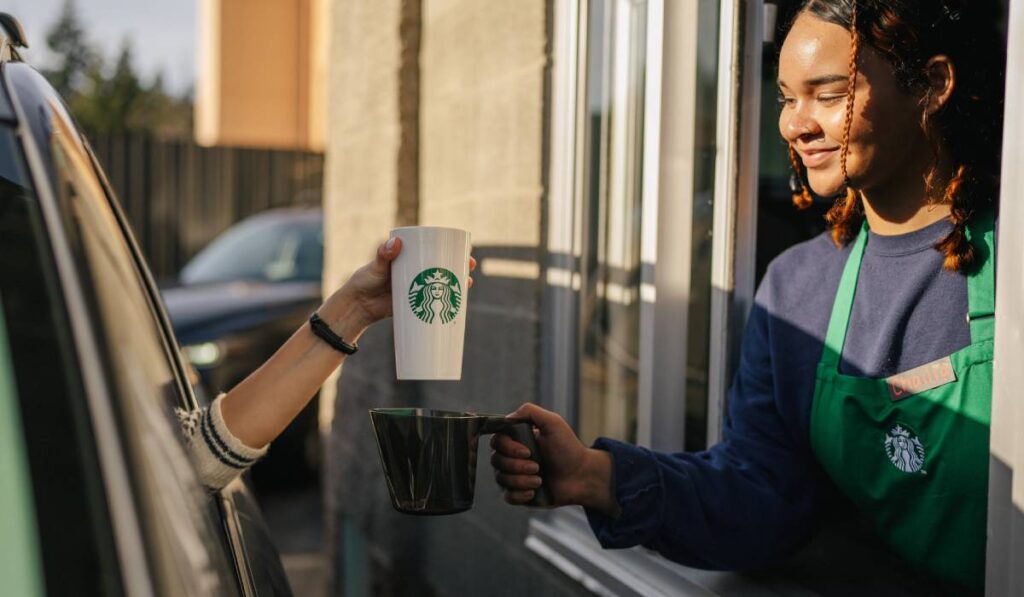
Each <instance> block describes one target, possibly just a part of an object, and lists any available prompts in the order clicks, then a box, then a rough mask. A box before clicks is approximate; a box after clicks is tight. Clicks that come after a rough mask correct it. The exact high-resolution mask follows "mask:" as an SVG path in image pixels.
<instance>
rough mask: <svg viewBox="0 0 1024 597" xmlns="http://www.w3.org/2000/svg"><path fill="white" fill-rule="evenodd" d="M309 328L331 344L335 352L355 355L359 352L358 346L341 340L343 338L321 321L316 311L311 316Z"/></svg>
mask: <svg viewBox="0 0 1024 597" xmlns="http://www.w3.org/2000/svg"><path fill="white" fill-rule="evenodd" d="M309 327H310V329H312V330H313V333H314V334H316V336H317V337H318V338H320V339H321V340H323V341H324V342H326V343H327V344H329V345H330V347H331V348H333V349H334V350H337V351H339V352H343V353H345V354H355V353H356V351H357V350H359V347H358V346H356V345H355V344H349V343H348V342H345V341H344V340H342V339H341V336H339V335H338V334H335V333H334V330H332V329H331V326H329V325H327V323H326V322H325V321H324V320H323V319H320V316H319V315H317V313H316V311H314V312H313V314H312V315H310V316H309Z"/></svg>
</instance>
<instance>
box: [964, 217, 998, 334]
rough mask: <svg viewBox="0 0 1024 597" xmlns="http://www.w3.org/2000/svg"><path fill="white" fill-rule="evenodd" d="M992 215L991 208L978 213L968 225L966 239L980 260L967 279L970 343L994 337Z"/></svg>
mask: <svg viewBox="0 0 1024 597" xmlns="http://www.w3.org/2000/svg"><path fill="white" fill-rule="evenodd" d="M994 228H995V215H994V214H993V212H992V210H991V209H986V210H985V211H982V212H979V213H978V215H977V217H975V218H974V219H973V221H972V222H971V223H970V224H968V225H967V240H969V241H971V242H972V243H973V244H974V250H975V251H976V252H977V254H978V257H979V258H980V259H981V265H980V267H978V269H976V270H975V271H974V272H973V273H971V274H970V275H969V276H967V321H968V322H969V323H970V326H971V342H972V343H973V342H983V341H986V340H991V339H993V338H994V337H995V329H996V325H995V324H996V322H995V312H996V285H995V278H996V260H995V258H994V257H995V254H996V252H995V232H994Z"/></svg>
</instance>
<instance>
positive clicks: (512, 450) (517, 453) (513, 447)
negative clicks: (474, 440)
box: [491, 433, 530, 458]
mask: <svg viewBox="0 0 1024 597" xmlns="http://www.w3.org/2000/svg"><path fill="white" fill-rule="evenodd" d="M491 448H493V449H494V450H495V451H497V452H500V453H501V454H502V455H504V456H511V457H513V458H529V457H530V450H529V449H527V447H526V446H524V445H523V444H521V443H519V442H517V441H516V440H514V439H512V438H511V437H509V436H507V435H505V434H504V433H495V434H494V435H492V436H491Z"/></svg>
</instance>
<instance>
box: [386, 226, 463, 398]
mask: <svg viewBox="0 0 1024 597" xmlns="http://www.w3.org/2000/svg"><path fill="white" fill-rule="evenodd" d="M391 237H392V238H395V237H397V238H400V239H402V252H401V253H400V254H399V255H398V258H397V259H395V260H394V261H393V262H392V263H391V296H392V305H393V307H394V326H395V369H396V372H397V375H398V379H433V380H442V379H447V380H456V379H462V347H463V339H464V338H465V335H466V307H467V305H466V299H467V294H468V293H467V291H468V290H469V288H468V283H469V247H470V245H469V232H466V231H465V230H458V229H456V228H437V227H432V226H410V227H407V228H396V229H394V230H392V231H391Z"/></svg>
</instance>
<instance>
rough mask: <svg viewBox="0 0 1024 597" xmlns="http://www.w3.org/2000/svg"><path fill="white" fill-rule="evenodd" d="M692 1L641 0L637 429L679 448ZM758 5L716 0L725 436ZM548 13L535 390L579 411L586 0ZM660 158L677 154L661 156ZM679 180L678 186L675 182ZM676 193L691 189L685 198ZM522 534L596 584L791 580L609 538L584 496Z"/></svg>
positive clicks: (717, 350)
mask: <svg viewBox="0 0 1024 597" xmlns="http://www.w3.org/2000/svg"><path fill="white" fill-rule="evenodd" d="M695 4H696V3H685V4H684V3H675V2H666V1H665V0H648V7H647V11H648V30H647V44H648V45H647V68H648V70H647V74H646V82H645V85H646V90H645V104H646V105H645V108H644V110H645V122H644V164H643V172H642V178H643V184H644V188H643V195H642V196H643V200H642V202H643V205H644V207H643V216H642V233H641V234H642V243H641V244H642V247H641V249H642V255H641V261H642V264H643V265H642V268H643V271H642V276H641V314H640V335H641V338H640V361H641V371H640V391H639V396H638V405H637V408H638V429H637V437H638V443H639V444H641V445H647V446H649V447H651V448H654V449H658V450H666V451H678V450H681V449H682V448H683V446H684V440H685V437H684V435H685V434H684V427H685V426H684V424H683V421H684V420H685V413H686V381H687V380H686V376H685V375H680V373H679V371H680V365H679V364H680V363H684V364H685V363H686V362H687V360H686V354H687V344H686V333H685V330H686V326H687V324H688V321H687V319H688V311H689V291H690V284H691V276H690V274H691V269H690V266H691V256H690V252H691V246H692V241H693V239H692V234H691V232H692V206H693V204H692V201H693V193H692V189H693V188H694V185H693V180H694V172H693V170H694V163H693V162H694V159H693V155H692V148H693V146H694V130H693V129H694V128H695V127H694V125H693V122H694V115H695V110H696V108H695V105H694V102H693V100H692V98H690V101H689V102H687V101H686V100H685V99H684V96H685V93H686V90H687V87H689V89H691V90H692V87H693V86H692V79H693V77H694V76H695V73H690V72H673V71H671V70H667V69H665V68H664V65H663V62H664V58H665V55H666V54H668V53H669V52H672V53H673V54H672V55H677V54H678V53H685V52H686V49H685V48H684V47H682V44H685V43H687V41H686V40H687V36H686V35H685V34H680V33H679V32H678V29H680V28H683V27H686V26H687V24H689V26H690V27H691V28H692V27H694V26H695V25H694V24H693V23H694V22H695V21H696V19H689V20H687V19H686V15H685V13H686V11H687V10H690V11H692V12H694V13H695V12H696V10H695ZM763 6H764V3H763V1H762V0H754V1H752V2H743V1H742V0H726V1H723V2H720V4H719V11H720V19H719V32H718V43H719V59H718V83H717V88H718V105H717V112H716V121H717V131H716V145H717V147H716V155H715V164H716V167H715V184H714V218H713V234H714V244H713V252H712V255H713V258H712V259H713V261H712V282H713V288H712V293H713V294H712V313H711V325H712V326H721V329H726V330H728V333H726V334H712V335H711V345H710V346H709V350H710V351H711V354H710V355H709V356H710V360H709V396H708V400H709V404H708V444H709V445H710V444H712V443H714V442H715V441H717V438H718V437H720V429H721V423H722V412H723V411H724V402H725V390H726V388H727V386H728V382H729V380H730V379H731V377H732V373H733V370H734V368H735V365H736V358H735V357H736V355H738V352H739V351H738V349H739V340H740V333H739V331H741V330H742V326H743V323H744V321H745V318H746V313H747V310H749V308H750V306H751V305H752V302H753V295H754V272H755V260H754V248H755V246H756V239H755V238H754V237H753V232H754V230H755V224H756V209H757V167H758V156H757V147H758V126H759V120H758V119H759V115H760V113H759V110H760V87H761V85H760V60H761V59H760V55H761V50H762V43H763V37H764V9H763ZM553 16H554V26H553V30H552V35H553V38H554V39H553V43H552V52H553V66H552V71H551V129H550V135H551V136H550V147H551V151H550V153H549V155H550V156H551V157H550V160H551V164H550V169H549V189H550V191H549V193H550V194H549V201H548V210H547V216H548V218H547V233H548V234H547V243H548V246H547V248H548V258H547V262H546V264H545V265H546V276H545V281H546V284H545V289H544V302H543V321H544V322H545V325H543V326H542V333H543V350H544V355H545V357H546V358H545V359H544V360H543V362H542V371H541V378H540V389H539V390H540V391H539V395H540V397H541V400H542V403H543V404H545V405H546V406H547V407H549V408H552V409H553V410H555V411H557V412H559V413H561V414H562V415H564V416H565V417H566V419H567V420H568V421H569V422H570V424H573V425H575V424H576V412H577V402H578V400H577V392H578V391H579V387H578V382H577V380H576V379H575V376H576V372H577V371H578V368H579V347H580V346H581V344H582V343H581V339H580V333H581V330H580V329H579V323H578V322H579V298H578V293H579V291H580V288H581V287H582V283H581V282H582V280H581V275H582V274H581V271H580V262H581V252H582V250H583V242H582V234H583V227H584V218H585V210H584V208H583V205H584V204H585V201H586V197H585V196H584V193H585V192H586V185H585V181H584V180H583V177H584V172H585V169H584V168H583V167H582V165H583V161H584V160H586V152H585V148H586V147H588V139H587V132H586V126H585V124H584V123H583V122H582V119H581V117H580V115H581V114H585V110H586V97H585V95H586V93H585V89H586V73H585V69H583V68H581V63H582V62H583V61H584V60H585V57H586V52H587V39H586V30H585V25H584V24H585V23H587V2H586V0H556V1H555V4H554V7H553ZM673 32H675V33H673ZM690 37H691V38H692V37H693V36H690ZM693 43H695V42H693ZM691 51H694V52H695V49H694V50H691ZM684 61H685V60H684ZM691 95H692V92H691ZM680 100H681V101H680ZM577 149H580V150H577ZM688 152H689V153H688ZM751 152H753V153H751ZM663 163H665V164H667V163H671V164H672V167H671V168H662V167H661V165H662V164H663ZM722 164H725V165H726V167H724V168H723V167H722ZM678 189H686V190H687V191H684V193H683V194H681V193H679V192H674V191H678ZM681 195H682V196H683V197H686V199H685V200H680V196H681ZM655 272H656V273H657V275H655ZM712 329H719V327H712ZM666 397H669V398H666ZM656 398H657V399H656ZM526 547H527V548H528V549H530V550H531V551H533V552H534V553H535V554H537V555H538V556H539V557H541V558H543V559H545V560H547V561H548V562H550V563H551V564H553V565H554V566H555V567H557V568H559V569H560V570H562V571H563V572H564V573H565V574H567V575H568V576H570V577H572V578H575V579H576V580H578V581H580V582H581V583H582V584H583V585H584V586H586V587H587V588H589V589H591V590H593V591H595V592H598V593H603V594H616V595H652V594H687V595H708V594H718V592H719V591H721V592H723V593H728V592H733V591H752V592H755V593H770V592H771V591H772V590H773V589H774V590H779V589H785V588H789V589H794V588H795V587H790V586H789V585H788V583H785V581H782V580H779V579H775V580H767V579H760V580H758V581H756V582H753V581H749V580H746V579H743V578H742V577H741V576H738V575H736V574H732V573H727V572H709V571H703V570H697V569H693V568H688V567H685V566H680V565H678V564H675V563H672V562H670V561H668V560H666V559H664V558H663V557H661V556H659V555H657V554H655V553H654V552H651V551H649V550H646V549H643V548H639V547H638V548H632V549H629V550H614V551H609V550H604V549H602V548H601V547H600V545H599V544H598V542H597V540H596V539H595V538H594V536H593V533H592V532H591V531H590V528H589V526H588V524H587V522H586V519H585V516H584V514H583V512H582V509H579V508H562V509H559V510H555V511H551V512H547V513H544V514H541V515H538V516H534V517H533V518H532V519H531V521H530V526H529V531H528V535H527V538H526Z"/></svg>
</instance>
